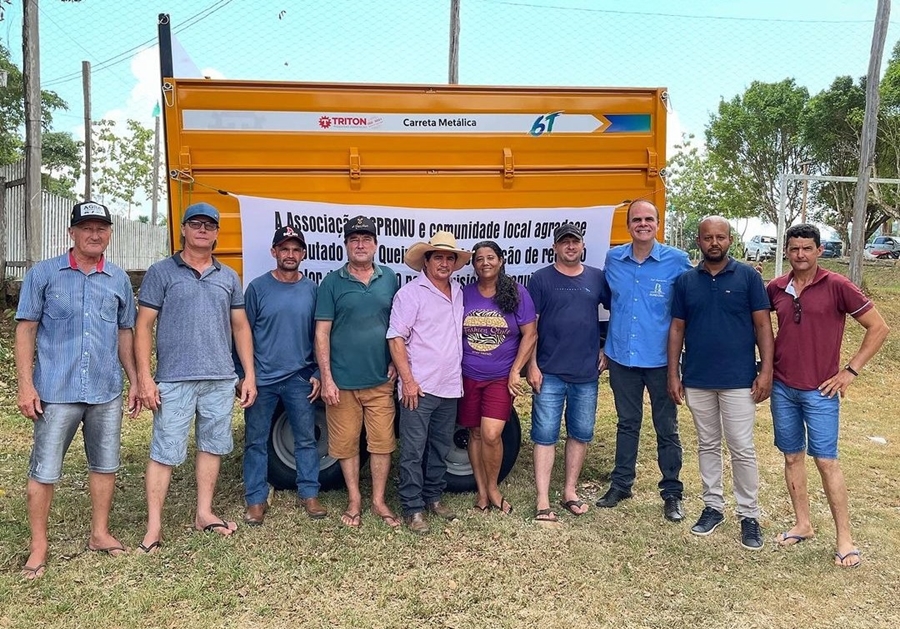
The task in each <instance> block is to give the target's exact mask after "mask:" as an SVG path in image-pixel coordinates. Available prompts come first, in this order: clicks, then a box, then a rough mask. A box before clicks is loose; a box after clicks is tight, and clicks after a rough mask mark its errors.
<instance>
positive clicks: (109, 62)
mask: <svg viewBox="0 0 900 629" xmlns="http://www.w3.org/2000/svg"><path fill="white" fill-rule="evenodd" d="M232 2H234V0H218V2H215V3H213V4H211V5H210V6H208V7H207V8H205V9H203V10H202V11H199V12H198V13H195V14H194V15H192V16H191V17H189V18H188V19H186V20H185V21H184V22H182V23H181V24H179V25H178V26H176V27H175V28H174V29H173V31H174V32H176V33H181V32H183V31H185V30H187V29H188V28H190V27H192V26H194V25H196V24H199V23H200V22H202V21H203V20H205V19H206V18H208V17H209V16H210V15H212V14H213V13H215V12H216V11H219V10H220V9H223V8H225V7H226V6H227V5H229V4H231V3H232ZM155 43H156V38H151V39H148V40H147V41H144V42H141V43H140V44H138V45H136V46H133V47H131V48H129V49H128V50H125V51H124V52H120V53H118V54H117V55H114V56H112V57H110V58H109V59H105V60H104V61H101V62H99V63H97V64H96V65H95V66H94V67H92V71H93V72H98V71H101V70H107V69H109V68H111V67H113V66H116V65H119V64H120V63H123V62H125V61H128V60H129V59H130V58H131V56H132V54H134V53H136V52H140V51H142V50H146V49H147V48H148V47H150V46H152V45H154V44H155ZM82 49H83V48H82ZM86 52H87V51H86ZM88 54H90V52H88ZM75 80H81V71H80V70H79V71H78V72H71V73H69V74H64V75H62V76H59V77H56V78H54V79H50V80H49V81H45V82H44V83H43V84H44V87H50V86H51V85H59V84H62V83H69V82H70V81H75Z"/></svg>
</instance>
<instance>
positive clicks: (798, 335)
mask: <svg viewBox="0 0 900 629" xmlns="http://www.w3.org/2000/svg"><path fill="white" fill-rule="evenodd" d="M793 277H794V273H793V271H791V272H790V273H788V274H786V275H782V276H781V277H777V278H775V279H774V280H772V281H771V282H769V285H768V286H766V292H767V293H768V294H769V301H771V302H772V310H774V311H775V314H776V315H777V317H778V335H777V336H776V337H775V379H776V380H778V381H779V382H782V383H783V384H786V385H787V386H789V387H792V388H794V389H801V390H804V391H812V390H813V389H817V388H819V385H820V384H822V383H823V382H824V381H825V380H828V379H829V378H830V377H832V376H833V375H834V374H836V373H837V372H838V370H839V369H840V368H841V366H840V361H841V341H842V340H843V338H844V323H845V321H846V317H847V315H848V314H849V315H850V316H852V317H859V316H860V315H862V314H863V313H865V312H868V311H869V310H870V309H872V307H873V305H872V302H871V301H869V299H868V297H866V296H865V295H863V294H862V292H861V291H860V290H859V289H858V288H857V287H856V285H855V284H853V282H851V281H850V280H848V279H847V278H846V277H844V276H843V275H840V274H838V273H832V272H831V271H828V270H826V269H823V268H822V267H819V269H818V271H817V272H816V277H815V279H813V281H812V283H811V284H809V285H808V286H807V287H806V288H804V289H803V292H802V293H801V294H800V297H799V301H800V322H799V323H796V322H795V321H794V313H795V309H794V297H793V296H792V295H791V294H790V293H789V292H788V288H789V286H790V284H791V280H792V279H793ZM791 290H793V287H791Z"/></svg>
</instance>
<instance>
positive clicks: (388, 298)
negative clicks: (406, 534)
mask: <svg viewBox="0 0 900 629" xmlns="http://www.w3.org/2000/svg"><path fill="white" fill-rule="evenodd" d="M344 245H345V246H346V248H347V264H345V265H344V266H342V267H341V268H339V269H336V270H334V271H332V272H331V273H329V274H328V275H327V276H326V277H325V279H324V280H322V285H321V286H320V287H319V296H318V301H317V302H316V357H317V359H318V363H319V369H321V371H322V399H323V400H325V403H326V404H327V407H326V417H327V421H328V454H329V455H330V456H332V457H334V458H336V459H338V460H339V461H340V465H341V471H342V472H343V474H344V481H345V482H346V484H347V497H348V504H347V509H346V511H344V514H343V515H342V516H341V521H342V522H343V523H344V525H345V526H350V527H358V526H359V525H360V523H361V521H362V496H361V494H360V491H359V438H360V433H361V431H362V427H363V424H365V427H366V442H367V446H368V450H369V454H370V459H369V467H370V469H371V470H372V513H374V514H375V515H376V516H378V517H380V518H381V519H382V521H383V522H384V523H385V524H387V525H388V526H390V527H392V528H395V527H397V526H400V519H399V518H398V517H397V516H396V515H395V514H394V512H393V511H391V509H390V507H388V505H387V503H386V502H385V499H384V492H385V488H386V486H387V477H388V472H389V471H390V467H391V453H392V452H393V451H394V450H395V449H396V439H395V438H394V415H395V413H396V411H395V406H394V380H395V375H396V374H395V371H394V367H393V364H392V363H391V359H390V352H389V350H388V342H387V339H386V338H385V334H386V333H387V329H388V323H389V322H390V316H391V302H392V300H393V298H394V294H395V293H396V292H397V276H396V275H394V273H393V272H392V271H391V270H390V269H389V268H388V267H386V266H381V265H379V264H376V263H375V250H376V248H377V246H378V232H377V230H376V229H375V223H373V222H372V220H371V219H370V218H368V217H365V216H357V217H354V218H351V219H350V220H349V221H347V223H346V224H345V225H344Z"/></svg>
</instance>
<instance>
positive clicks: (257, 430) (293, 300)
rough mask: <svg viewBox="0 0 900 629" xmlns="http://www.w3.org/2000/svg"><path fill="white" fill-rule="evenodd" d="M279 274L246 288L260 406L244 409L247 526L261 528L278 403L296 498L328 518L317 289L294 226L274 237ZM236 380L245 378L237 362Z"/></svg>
mask: <svg viewBox="0 0 900 629" xmlns="http://www.w3.org/2000/svg"><path fill="white" fill-rule="evenodd" d="M272 257H273V258H275V270H273V271H268V272H266V273H264V274H262V275H260V276H259V277H257V278H256V279H254V280H253V281H252V282H250V285H249V286H247V292H246V293H245V295H244V298H245V304H244V308H245V309H246V310H247V319H248V320H249V321H250V327H251V329H252V330H253V362H254V366H255V371H256V387H257V396H256V402H255V403H254V404H253V406H251V407H250V408H248V409H246V410H245V411H244V422H245V426H246V433H245V435H244V495H245V498H246V501H247V510H246V512H245V513H244V522H246V523H247V524H249V525H250V526H259V525H261V524H262V523H263V519H264V518H265V515H266V510H267V507H268V505H267V502H266V499H267V498H268V495H269V487H268V485H267V484H266V473H267V468H268V446H267V443H268V439H269V432H270V431H271V429H272V415H273V413H274V412H275V408H276V407H277V406H278V403H279V402H281V404H282V406H283V407H284V411H285V413H286V414H287V418H288V421H289V422H290V424H291V432H292V433H293V435H294V462H295V463H296V466H297V495H298V497H299V501H300V505H301V506H302V508H303V509H304V511H305V512H306V515H307V516H309V517H310V518H313V519H320V518H324V517H325V516H326V515H327V513H328V512H327V511H326V510H325V508H324V507H323V506H322V505H321V503H320V502H319V455H318V452H317V451H316V431H315V427H316V421H315V407H314V406H313V401H314V400H315V399H316V398H318V397H319V378H318V375H319V373H318V370H317V369H316V362H315V356H314V355H313V334H314V329H315V320H314V319H313V313H314V312H315V309H316V285H315V283H314V282H313V281H312V280H310V279H309V278H307V277H304V276H303V274H302V273H300V263H301V262H302V261H303V259H304V258H305V257H306V240H304V238H303V234H301V233H300V232H298V231H297V230H295V229H294V228H293V227H291V226H286V227H281V228H279V229H278V230H277V231H276V232H275V236H274V237H273V238H272ZM235 369H236V371H237V374H238V377H239V378H240V377H242V376H243V368H242V365H241V363H240V360H235Z"/></svg>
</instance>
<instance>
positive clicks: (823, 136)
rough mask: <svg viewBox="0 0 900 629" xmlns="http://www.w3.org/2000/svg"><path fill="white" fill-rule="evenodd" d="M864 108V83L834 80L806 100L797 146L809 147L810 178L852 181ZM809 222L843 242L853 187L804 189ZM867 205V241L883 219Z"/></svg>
mask: <svg viewBox="0 0 900 629" xmlns="http://www.w3.org/2000/svg"><path fill="white" fill-rule="evenodd" d="M865 108H866V90H865V81H864V80H862V79H861V80H860V81H859V83H854V82H853V79H852V78H851V77H849V76H840V77H837V78H836V79H835V80H834V81H833V82H832V83H831V86H829V87H828V89H825V90H822V91H821V92H819V93H818V94H816V95H815V96H813V97H812V98H810V99H809V102H808V103H807V106H806V110H805V112H804V115H803V120H802V130H803V141H804V142H805V143H806V145H807V146H808V147H809V154H810V157H811V163H810V166H811V168H810V172H811V173H821V174H823V175H834V176H845V177H856V176H857V174H858V172H859V140H860V134H861V132H862V119H863V114H864V112H865ZM810 189H811V195H810V198H811V200H812V203H810V205H809V207H810V211H809V216H810V218H811V220H814V221H818V222H820V223H824V224H826V225H829V226H831V227H832V228H833V229H834V230H835V231H837V232H838V233H839V234H840V236H841V239H842V240H844V241H845V242H847V241H848V240H849V232H848V229H847V224H848V223H849V222H851V221H852V220H853V203H854V197H855V191H856V184H855V183H849V182H817V183H813V184H811V185H810ZM870 197H871V198H872V199H873V202H870V204H869V208H870V209H869V211H868V212H867V219H866V225H865V231H866V236H867V237H868V236H869V235H870V234H871V233H872V232H873V231H874V230H875V229H876V228H877V226H878V224H879V223H881V222H882V221H883V220H884V218H885V214H884V212H883V211H881V210H879V208H878V206H877V204H875V203H874V196H873V195H870Z"/></svg>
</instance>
